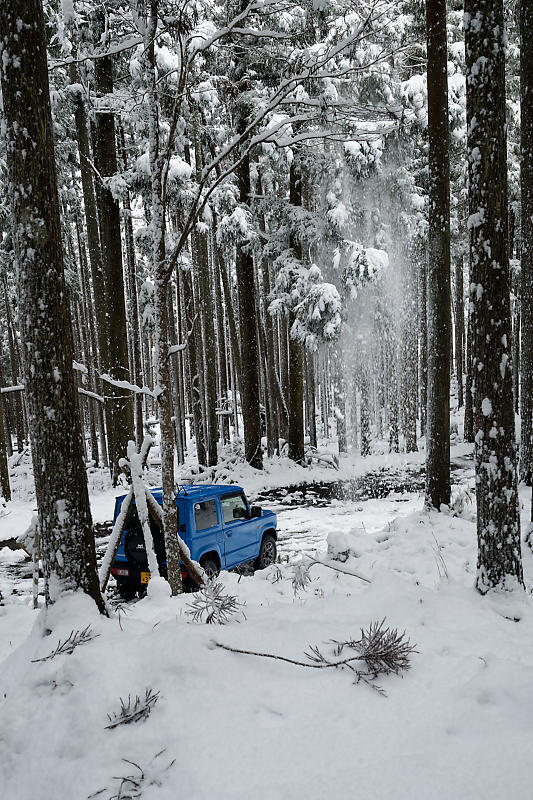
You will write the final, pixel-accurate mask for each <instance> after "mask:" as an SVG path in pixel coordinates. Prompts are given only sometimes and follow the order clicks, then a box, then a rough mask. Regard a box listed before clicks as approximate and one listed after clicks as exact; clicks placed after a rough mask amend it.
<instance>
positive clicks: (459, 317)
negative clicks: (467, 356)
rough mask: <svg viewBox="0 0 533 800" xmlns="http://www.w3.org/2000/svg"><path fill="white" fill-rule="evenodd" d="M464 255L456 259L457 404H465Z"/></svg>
mask: <svg viewBox="0 0 533 800" xmlns="http://www.w3.org/2000/svg"><path fill="white" fill-rule="evenodd" d="M463 292H464V286H463V256H462V255H459V256H457V259H456V261H455V376H456V378H457V405H458V406H459V408H461V406H462V405H463V404H464V396H463V360H464V355H463V343H464V333H465V309H464V299H463Z"/></svg>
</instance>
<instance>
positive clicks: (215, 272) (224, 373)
mask: <svg viewBox="0 0 533 800" xmlns="http://www.w3.org/2000/svg"><path fill="white" fill-rule="evenodd" d="M211 253H212V267H213V269H212V272H211V275H212V282H213V284H214V294H215V308H216V312H217V357H218V385H219V397H220V405H221V410H222V411H223V412H224V413H223V414H222V415H221V419H220V425H219V428H220V434H221V438H222V444H226V443H227V442H229V440H230V435H229V415H228V414H227V413H225V412H227V411H228V407H227V405H228V369H227V353H226V346H227V345H226V323H225V318H224V307H223V305H222V291H221V286H220V279H219V258H218V248H217V244H216V241H215V237H214V232H213V230H212V231H211Z"/></svg>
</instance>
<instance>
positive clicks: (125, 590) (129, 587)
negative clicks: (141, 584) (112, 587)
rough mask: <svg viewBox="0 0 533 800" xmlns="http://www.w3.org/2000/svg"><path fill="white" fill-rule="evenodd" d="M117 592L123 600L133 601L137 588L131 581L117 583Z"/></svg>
mask: <svg viewBox="0 0 533 800" xmlns="http://www.w3.org/2000/svg"><path fill="white" fill-rule="evenodd" d="M117 591H118V593H119V595H120V597H121V598H122V599H123V600H126V601H128V600H133V598H134V597H135V595H136V594H137V586H136V585H135V584H134V583H131V581H117Z"/></svg>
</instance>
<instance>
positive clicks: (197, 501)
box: [111, 485, 277, 600]
mask: <svg viewBox="0 0 533 800" xmlns="http://www.w3.org/2000/svg"><path fill="white" fill-rule="evenodd" d="M152 495H153V497H154V499H155V500H156V501H157V502H158V503H159V505H162V504H163V493H162V490H161V489H153V490H152ZM125 496H126V495H122V496H121V497H117V498H116V501H115V513H114V516H113V522H115V520H116V518H117V516H118V513H119V511H120V507H121V505H122V503H123V501H124V498H125ZM176 506H177V509H178V530H179V534H180V536H181V538H182V539H183V540H184V541H185V544H186V545H187V547H188V548H189V550H190V551H191V558H192V559H193V560H194V561H198V562H199V563H200V564H201V565H202V567H203V568H204V570H205V572H206V573H207V575H208V576H210V577H213V576H215V575H217V574H218V573H219V572H220V570H221V569H233V568H234V567H238V566H240V565H242V564H248V563H252V564H253V566H254V567H255V568H256V569H264V568H265V567H268V566H269V565H270V564H273V563H274V562H275V560H276V540H277V533H276V522H277V519H276V515H275V514H274V512H273V511H266V510H264V509H262V508H261V507H260V506H250V504H249V503H248V500H247V498H246V495H245V493H244V491H243V489H242V488H241V487H240V486H222V485H203V486H201V485H200V486H196V485H191V486H182V487H180V489H179V491H178V492H176ZM150 530H151V532H152V537H153V540H154V550H155V554H156V557H157V563H158V566H159V572H160V574H161V575H162V576H163V577H165V578H166V577H167V560H166V553H165V542H164V538H163V533H162V531H161V530H160V528H159V526H158V525H157V524H156V522H155V521H154V520H153V519H151V518H150ZM111 574H112V575H114V577H115V579H116V581H117V586H118V591H119V594H120V595H121V597H123V598H124V599H125V600H131V599H132V598H133V597H134V596H135V594H136V593H137V592H139V594H143V593H144V591H145V590H146V584H147V583H148V581H149V580H150V572H149V571H148V559H147V556H146V548H145V545H144V536H143V532H142V528H141V524H140V521H139V517H138V515H137V509H136V506H135V503H133V504H132V506H131V510H130V512H129V514H128V517H127V520H126V525H125V528H124V533H123V535H122V539H121V541H120V545H119V548H118V550H117V554H116V557H115V560H114V562H113V566H112V568H111ZM182 578H183V581H184V585H185V587H186V588H189V589H192V588H195V585H194V583H193V581H192V579H191V578H190V577H189V575H188V574H187V572H186V570H185V569H184V567H183V564H182Z"/></svg>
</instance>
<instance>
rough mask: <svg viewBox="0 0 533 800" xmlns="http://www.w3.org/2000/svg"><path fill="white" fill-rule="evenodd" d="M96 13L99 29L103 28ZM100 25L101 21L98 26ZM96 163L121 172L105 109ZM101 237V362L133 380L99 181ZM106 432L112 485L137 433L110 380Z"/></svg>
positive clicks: (105, 66)
mask: <svg viewBox="0 0 533 800" xmlns="http://www.w3.org/2000/svg"><path fill="white" fill-rule="evenodd" d="M101 13H102V12H98V22H99V28H100V32H101V31H102V30H103V27H104V26H103V22H102V20H101ZM97 27H98V25H97ZM94 69H95V85H96V88H97V91H99V92H100V93H101V94H108V93H111V92H112V91H113V65H112V61H111V56H105V57H104V58H98V59H96V61H95V67H94ZM94 155H95V162H96V167H97V169H98V171H99V173H100V175H101V176H102V177H104V178H105V177H109V176H110V175H114V174H115V173H116V172H117V171H118V165H117V149H116V141H115V118H114V116H113V114H112V113H109V112H107V111H102V112H98V113H97V114H96V141H95V142H94ZM98 197H99V201H100V242H101V250H102V263H103V269H104V279H105V304H106V305H105V307H106V313H107V330H106V336H107V340H106V343H105V350H100V357H101V358H102V362H103V366H104V368H105V369H106V370H107V371H108V373H109V374H110V376H111V378H113V379H114V380H126V381H129V379H130V373H129V360H128V337H127V333H126V303H125V299H124V273H123V270H122V244H121V230H120V209H119V204H118V200H115V198H114V197H113V194H112V193H111V190H110V189H109V188H108V187H107V186H105V185H103V184H102V185H100V186H99V189H98ZM106 396H108V397H110V400H109V401H107V403H106V412H107V413H106V417H107V435H108V441H109V466H110V469H111V477H112V480H113V485H116V483H117V481H118V476H119V474H120V467H119V463H118V462H119V460H120V459H121V458H123V457H125V455H126V452H127V449H128V440H129V439H130V437H131V436H132V434H133V403H132V399H131V397H125V396H124V389H122V388H120V387H117V386H113V385H112V384H106Z"/></svg>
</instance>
